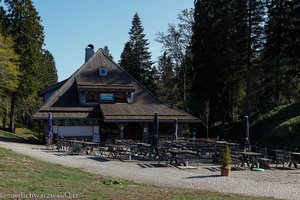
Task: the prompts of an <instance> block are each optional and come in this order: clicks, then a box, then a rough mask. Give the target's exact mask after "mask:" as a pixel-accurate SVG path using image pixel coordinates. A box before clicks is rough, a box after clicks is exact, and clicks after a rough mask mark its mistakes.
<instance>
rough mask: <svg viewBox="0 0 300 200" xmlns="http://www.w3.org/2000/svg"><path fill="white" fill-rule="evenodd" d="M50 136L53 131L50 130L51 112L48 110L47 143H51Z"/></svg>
mask: <svg viewBox="0 0 300 200" xmlns="http://www.w3.org/2000/svg"><path fill="white" fill-rule="evenodd" d="M52 136H53V132H52V113H51V112H49V114H48V126H47V137H48V144H51V138H52Z"/></svg>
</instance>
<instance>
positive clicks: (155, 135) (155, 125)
mask: <svg viewBox="0 0 300 200" xmlns="http://www.w3.org/2000/svg"><path fill="white" fill-rule="evenodd" d="M158 126H159V121H158V113H157V112H156V113H154V118H153V136H152V142H151V145H152V146H155V147H157V146H158V144H159V141H158V140H159V139H158Z"/></svg>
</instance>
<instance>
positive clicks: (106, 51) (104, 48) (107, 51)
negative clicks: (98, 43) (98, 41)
mask: <svg viewBox="0 0 300 200" xmlns="http://www.w3.org/2000/svg"><path fill="white" fill-rule="evenodd" d="M103 51H104V53H105V54H106V55H107V56H108V57H109V58H110V59H112V60H113V56H112V55H111V54H110V52H109V49H108V46H106V45H105V46H104V47H103Z"/></svg>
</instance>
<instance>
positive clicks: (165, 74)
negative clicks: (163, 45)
mask: <svg viewBox="0 0 300 200" xmlns="http://www.w3.org/2000/svg"><path fill="white" fill-rule="evenodd" d="M173 65H174V64H173V63H172V59H171V57H169V56H168V55H167V52H164V53H163V55H162V56H160V57H159V60H158V70H159V73H160V77H159V82H158V88H159V89H158V92H157V95H158V97H159V98H160V99H161V100H162V101H163V102H165V103H167V104H169V105H171V106H176V104H177V103H178V102H177V101H176V100H178V95H176V94H178V89H177V84H176V81H175V80H176V79H175V74H174V72H173V69H174V66H173Z"/></svg>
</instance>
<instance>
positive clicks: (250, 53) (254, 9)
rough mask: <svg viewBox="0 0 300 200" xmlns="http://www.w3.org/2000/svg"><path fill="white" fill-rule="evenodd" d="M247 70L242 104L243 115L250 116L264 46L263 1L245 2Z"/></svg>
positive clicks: (257, 86)
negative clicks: (244, 95)
mask: <svg viewBox="0 0 300 200" xmlns="http://www.w3.org/2000/svg"><path fill="white" fill-rule="evenodd" d="M246 3H247V17H246V18H245V21H246V23H247V35H248V36H247V70H246V76H245V79H246V97H245V103H244V114H245V115H247V116H249V119H250V120H251V116H252V115H253V114H254V112H255V111H254V110H253V108H254V107H256V103H255V102H256V101H257V93H256V92H257V91H259V90H258V88H259V85H258V84H259V83H258V81H257V80H258V79H259V77H260V74H259V72H260V68H261V66H260V55H261V51H262V49H263V46H264V42H265V41H264V16H265V6H264V4H265V2H264V0H247V1H246Z"/></svg>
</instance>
